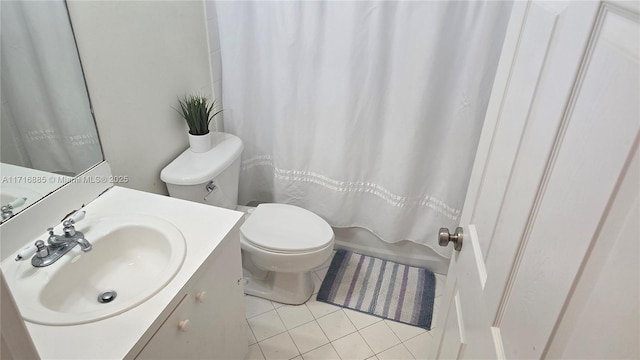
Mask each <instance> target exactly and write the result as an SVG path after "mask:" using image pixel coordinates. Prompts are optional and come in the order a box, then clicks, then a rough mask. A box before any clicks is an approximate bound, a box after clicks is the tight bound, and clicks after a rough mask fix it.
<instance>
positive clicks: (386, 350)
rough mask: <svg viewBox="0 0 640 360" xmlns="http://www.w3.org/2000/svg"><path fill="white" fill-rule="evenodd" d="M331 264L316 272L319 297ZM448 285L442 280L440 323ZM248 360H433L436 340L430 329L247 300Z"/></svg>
mask: <svg viewBox="0 0 640 360" xmlns="http://www.w3.org/2000/svg"><path fill="white" fill-rule="evenodd" d="M330 263H331V261H330V260H329V261H327V262H326V263H325V264H324V265H323V266H321V267H320V268H318V269H316V271H314V274H315V275H316V279H315V280H316V290H315V291H316V292H317V291H318V290H319V289H320V284H321V283H322V279H323V278H324V275H325V274H326V272H327V268H328V267H329V264H330ZM443 284H444V276H442V275H436V294H435V295H436V298H435V304H434V314H433V316H434V317H433V318H434V319H435V318H436V316H437V313H438V310H439V303H440V298H441V293H442V287H443ZM245 300H246V304H247V324H246V330H247V339H248V341H249V353H248V355H247V358H246V359H247V360H254V359H260V360H263V359H264V360H272V359H294V360H299V359H302V360H310V359H318V360H331V359H342V360H360V359H362V360H364V359H380V360H387V359H388V360H410V359H427V357H428V355H429V350H430V345H431V340H432V337H431V334H430V333H429V332H428V331H425V330H424V329H421V328H417V327H414V326H409V325H406V324H401V323H397V322H395V321H390V320H384V319H380V318H378V317H375V316H371V315H367V314H363V313H360V312H357V311H353V310H349V309H343V308H340V307H338V306H334V305H330V304H326V303H322V302H318V301H316V295H315V294H314V295H313V296H312V297H311V299H310V300H309V301H308V302H307V303H306V304H303V305H298V306H292V305H283V304H280V303H276V302H272V301H269V300H265V299H261V298H257V297H253V296H245Z"/></svg>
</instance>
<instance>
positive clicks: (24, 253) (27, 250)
mask: <svg viewBox="0 0 640 360" xmlns="http://www.w3.org/2000/svg"><path fill="white" fill-rule="evenodd" d="M36 251H38V248H37V247H36V245H35V244H32V245H29V246H25V247H24V248H22V249H21V250H20V251H18V255H17V256H16V261H21V260H26V259H28V258H30V257H32V256H33V255H34V254H35V253H36Z"/></svg>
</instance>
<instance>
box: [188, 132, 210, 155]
mask: <svg viewBox="0 0 640 360" xmlns="http://www.w3.org/2000/svg"><path fill="white" fill-rule="evenodd" d="M189 148H190V149H191V151H193V152H194V153H203V152H207V151H209V150H211V131H209V132H208V133H206V134H204V135H191V133H189Z"/></svg>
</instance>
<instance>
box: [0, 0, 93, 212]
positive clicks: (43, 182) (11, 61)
mask: <svg viewBox="0 0 640 360" xmlns="http://www.w3.org/2000/svg"><path fill="white" fill-rule="evenodd" d="M0 7H1V9H0V34H1V38H0V40H1V41H0V54H1V57H2V58H1V59H0V60H1V62H0V64H2V66H1V68H0V72H1V79H2V81H1V93H0V99H1V113H0V125H1V127H0V137H1V139H0V147H1V148H0V178H1V182H0V204H1V206H2V220H3V221H4V220H6V219H9V218H10V217H11V216H13V215H15V214H17V213H18V212H19V211H21V210H24V209H25V208H27V207H28V206H29V205H31V204H33V203H35V202H36V201H38V200H40V199H41V198H42V197H44V196H46V195H47V194H49V193H51V192H52V191H54V190H56V189H57V188H59V187H60V186H62V185H64V184H65V183H67V182H69V181H71V180H73V179H74V177H75V176H77V175H79V174H81V173H82V172H84V171H85V170H87V169H88V168H90V167H92V166H94V165H95V164H97V163H99V162H101V161H102V160H103V156H102V149H101V147H100V142H99V138H98V132H97V130H96V126H95V121H94V118H93V114H92V111H91V104H90V100H89V95H88V93H87V87H86V84H85V80H84V75H83V72H82V67H81V64H80V59H79V56H78V50H77V48H76V43H75V39H74V35H73V29H72V27H71V22H70V20H69V15H68V12H67V7H66V3H65V2H64V0H48V1H33V2H31V1H1V2H0Z"/></svg>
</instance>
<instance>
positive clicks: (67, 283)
mask: <svg viewBox="0 0 640 360" xmlns="http://www.w3.org/2000/svg"><path fill="white" fill-rule="evenodd" d="M76 229H77V230H79V231H82V232H83V233H84V234H85V237H86V238H87V240H89V241H90V242H91V243H92V245H93V250H91V251H90V252H87V253H84V252H82V251H81V250H80V246H76V247H75V248H73V249H72V250H71V251H70V252H69V253H67V254H66V255H64V256H63V257H62V258H60V259H59V260H58V261H57V262H55V263H54V264H52V265H50V266H47V267H42V268H34V267H33V266H31V261H30V260H27V261H21V262H14V263H13V264H11V263H5V264H4V265H5V266H3V270H4V271H5V275H6V277H7V280H8V281H9V282H12V283H13V284H11V289H12V292H13V295H14V297H15V298H16V302H17V303H18V307H19V309H20V312H21V314H22V316H23V317H24V319H25V320H27V321H30V322H34V323H38V324H45V325H74V324H83V323H88V322H93V321H98V320H101V319H105V318H108V317H112V316H115V315H118V314H120V313H123V312H125V311H127V310H129V309H132V308H134V307H135V306H137V305H139V304H141V303H143V302H144V301H146V300H148V299H149V298H151V297H152V296H153V295H155V294H156V293H157V292H158V291H160V290H162V288H164V287H165V286H166V284H167V283H169V281H171V279H173V277H174V276H175V274H176V273H177V272H178V270H179V269H180V267H181V266H182V263H183V261H184V258H185V253H186V243H185V240H184V237H183V236H182V233H181V232H180V231H179V230H178V229H177V228H176V227H175V226H174V225H172V224H171V223H169V222H167V221H165V220H162V219H160V218H155V217H152V216H147V215H126V216H109V217H104V218H99V219H93V220H89V219H87V220H85V221H82V222H80V223H78V224H77V226H76ZM60 231H61V230H60V229H59V228H57V229H56V233H57V234H59V233H60ZM46 238H47V234H45V235H43V236H41V239H43V240H46ZM9 261H13V259H8V260H7V262H9ZM111 292H115V293H116V294H117V295H116V296H115V298H113V297H112V296H113V295H112V293H111ZM105 294H106V295H105ZM101 295H103V296H102V300H103V301H102V302H101V301H99V300H98V298H99V297H100V296H101ZM105 299H106V302H105ZM109 300H111V301H109Z"/></svg>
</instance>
